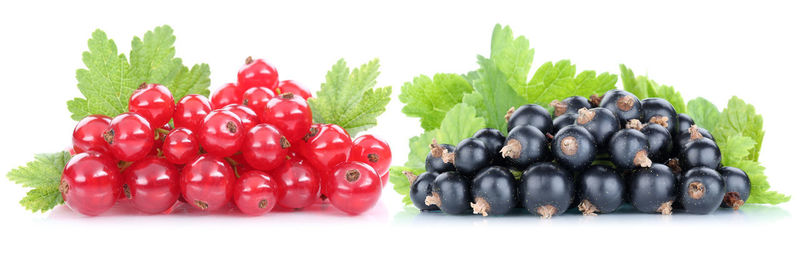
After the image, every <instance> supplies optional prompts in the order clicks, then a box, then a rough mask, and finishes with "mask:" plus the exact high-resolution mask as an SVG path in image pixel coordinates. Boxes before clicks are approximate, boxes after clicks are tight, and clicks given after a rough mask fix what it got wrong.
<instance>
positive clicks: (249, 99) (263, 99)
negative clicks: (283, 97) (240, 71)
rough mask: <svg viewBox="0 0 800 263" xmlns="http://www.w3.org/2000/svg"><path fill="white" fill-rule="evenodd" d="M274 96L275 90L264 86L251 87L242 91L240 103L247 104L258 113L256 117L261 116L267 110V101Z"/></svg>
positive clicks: (259, 117) (260, 117)
mask: <svg viewBox="0 0 800 263" xmlns="http://www.w3.org/2000/svg"><path fill="white" fill-rule="evenodd" d="M274 97H275V92H274V91H272V90H271V89H269V88H265V87H253V88H250V89H248V90H247V91H245V92H244V96H242V105H244V106H247V107H248V108H250V109H251V110H253V112H255V113H256V115H258V119H259V120H261V119H262V118H263V116H262V115H264V112H265V111H266V110H267V102H269V100H271V99H272V98H274Z"/></svg>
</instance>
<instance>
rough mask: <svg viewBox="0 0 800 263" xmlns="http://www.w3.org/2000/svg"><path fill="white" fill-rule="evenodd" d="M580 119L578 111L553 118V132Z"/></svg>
mask: <svg viewBox="0 0 800 263" xmlns="http://www.w3.org/2000/svg"><path fill="white" fill-rule="evenodd" d="M576 119H578V114H577V113H566V114H564V115H561V116H558V117H556V118H555V119H553V134H556V133H558V131H560V130H561V129H562V128H564V127H567V126H569V125H573V124H575V120H576Z"/></svg>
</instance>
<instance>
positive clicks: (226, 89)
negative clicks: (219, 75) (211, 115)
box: [211, 83, 243, 110]
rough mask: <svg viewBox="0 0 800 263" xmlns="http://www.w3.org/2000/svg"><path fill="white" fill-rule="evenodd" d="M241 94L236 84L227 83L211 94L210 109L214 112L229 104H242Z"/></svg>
mask: <svg viewBox="0 0 800 263" xmlns="http://www.w3.org/2000/svg"><path fill="white" fill-rule="evenodd" d="M242 94H243V93H242V92H239V87H238V86H236V84H234V83H227V84H225V85H223V86H222V87H220V88H219V89H217V90H215V91H214V93H212V94H211V108H212V109H215V110H216V109H221V108H222V107H225V106H228V105H231V104H239V103H240V102H242Z"/></svg>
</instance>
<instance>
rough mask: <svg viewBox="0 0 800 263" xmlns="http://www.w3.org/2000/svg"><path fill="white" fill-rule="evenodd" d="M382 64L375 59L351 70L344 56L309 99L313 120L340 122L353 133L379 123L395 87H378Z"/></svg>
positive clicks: (337, 123)
mask: <svg viewBox="0 0 800 263" xmlns="http://www.w3.org/2000/svg"><path fill="white" fill-rule="evenodd" d="M379 67H380V64H379V61H378V59H374V60H372V61H370V62H369V63H367V64H364V65H361V67H359V68H355V69H353V71H352V72H351V71H350V68H348V67H347V63H346V62H345V61H344V59H340V60H339V61H338V62H336V64H334V65H333V68H331V70H330V71H328V74H327V75H326V76H325V83H323V84H322V88H321V89H320V90H319V91H318V92H317V94H316V97H314V98H309V100H308V104H309V105H310V106H311V111H312V112H314V121H315V122H318V123H332V124H336V125H339V126H341V127H342V128H344V129H345V130H347V132H348V133H350V136H356V134H358V133H359V132H361V131H364V130H367V129H369V128H371V127H374V126H375V125H377V124H378V121H377V117H378V116H380V115H381V114H382V113H383V112H384V111H386V105H387V104H389V100H391V95H392V87H383V88H375V85H376V84H377V81H376V79H377V78H378V75H379V74H380V72H379V71H378V68H379Z"/></svg>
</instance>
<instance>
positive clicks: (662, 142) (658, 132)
mask: <svg viewBox="0 0 800 263" xmlns="http://www.w3.org/2000/svg"><path fill="white" fill-rule="evenodd" d="M639 131H640V132H642V133H643V134H644V136H647V145H648V146H649V150H648V151H647V156H648V157H650V160H652V161H653V162H657V163H664V162H666V161H667V159H669V155H670V153H671V152H672V136H671V135H670V133H669V131H668V130H667V128H664V126H661V124H657V123H648V124H646V125H645V126H644V127H642V129H640V130H639Z"/></svg>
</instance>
